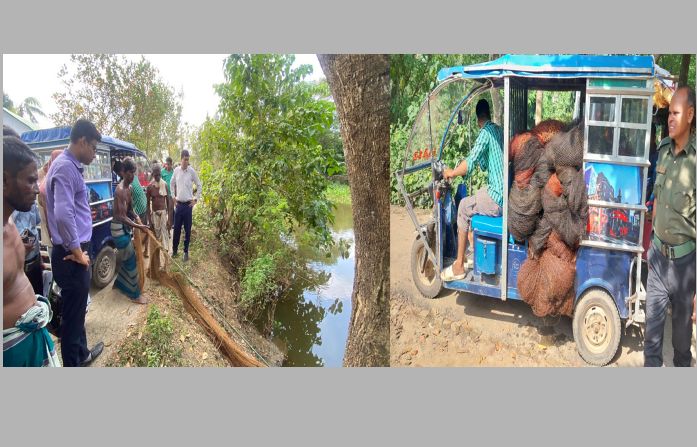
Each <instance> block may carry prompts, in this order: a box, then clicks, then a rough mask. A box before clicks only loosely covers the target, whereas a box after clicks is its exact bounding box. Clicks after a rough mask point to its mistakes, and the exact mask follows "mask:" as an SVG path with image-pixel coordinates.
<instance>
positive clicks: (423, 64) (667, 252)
mask: <svg viewBox="0 0 697 447" xmlns="http://www.w3.org/2000/svg"><path fill="white" fill-rule="evenodd" d="M390 82H391V109H390V113H391V127H390V173H391V179H390V203H391V207H390V365H391V366H417V367H418V366H488V367H492V366H524V367H534V366H537V367H559V366H570V367H583V366H617V367H628V366H629V367H642V366H658V367H660V366H667V367H672V366H695V357H696V355H695V332H696V330H695V289H696V287H695V261H696V257H695V195H696V194H695V55H694V54H649V55H646V54H644V55H636V54H613V55H589V54H544V55H541V54H530V55H522V54H461V55H454V54H399V55H391V56H390Z"/></svg>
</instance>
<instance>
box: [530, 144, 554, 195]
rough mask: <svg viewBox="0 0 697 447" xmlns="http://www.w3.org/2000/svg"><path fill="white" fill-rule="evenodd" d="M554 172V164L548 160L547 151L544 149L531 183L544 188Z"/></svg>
mask: <svg viewBox="0 0 697 447" xmlns="http://www.w3.org/2000/svg"><path fill="white" fill-rule="evenodd" d="M552 173H554V166H550V165H549V163H548V162H547V151H544V152H543V153H542V155H541V156H540V159H539V160H538V161H537V166H535V172H534V173H533V174H532V178H531V179H530V184H531V185H532V186H534V187H535V188H544V186H545V185H546V184H547V182H548V181H549V177H550V176H551V175H552Z"/></svg>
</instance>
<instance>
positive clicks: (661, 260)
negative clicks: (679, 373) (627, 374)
mask: <svg viewBox="0 0 697 447" xmlns="http://www.w3.org/2000/svg"><path fill="white" fill-rule="evenodd" d="M694 294H695V253H694V252H692V253H690V254H689V255H686V256H683V257H682V258H677V259H668V258H667V257H665V256H664V255H663V254H662V253H661V252H660V251H659V250H658V249H657V248H656V247H655V245H654V244H653V243H651V248H649V277H648V279H647V281H646V335H645V337H644V366H661V365H663V328H664V325H665V321H666V310H667V308H668V303H669V302H670V305H671V308H672V320H673V340H672V341H673V351H674V352H673V364H674V365H675V366H690V363H692V352H690V347H691V346H690V344H691V343H692V297H693V296H694Z"/></svg>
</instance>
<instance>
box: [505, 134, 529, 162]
mask: <svg viewBox="0 0 697 447" xmlns="http://www.w3.org/2000/svg"><path fill="white" fill-rule="evenodd" d="M530 138H532V134H531V133H530V132H523V133H519V134H516V135H514V136H513V138H511V144H510V151H509V152H510V156H511V158H513V159H515V157H516V155H517V154H518V152H519V151H520V149H521V148H522V147H523V145H524V144H525V143H526V142H527V141H528V140H529V139H530Z"/></svg>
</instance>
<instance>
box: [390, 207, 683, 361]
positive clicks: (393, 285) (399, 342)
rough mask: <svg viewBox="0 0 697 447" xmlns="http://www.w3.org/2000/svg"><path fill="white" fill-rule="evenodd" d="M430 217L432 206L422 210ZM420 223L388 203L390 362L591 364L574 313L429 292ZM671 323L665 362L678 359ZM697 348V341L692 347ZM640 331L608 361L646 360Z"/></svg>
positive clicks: (629, 338) (478, 297)
mask: <svg viewBox="0 0 697 447" xmlns="http://www.w3.org/2000/svg"><path fill="white" fill-rule="evenodd" d="M418 213H419V215H420V217H422V218H424V219H425V218H427V216H428V215H429V214H430V212H429V211H418ZM414 235H415V231H414V226H413V224H412V222H411V219H410V218H409V216H408V215H407V213H406V210H405V209H404V208H402V207H396V206H393V207H392V208H391V210H390V293H391V300H390V364H391V365H392V366H574V367H581V366H587V364H586V363H585V362H584V361H583V359H582V358H581V357H580V356H579V354H578V353H577V351H576V346H575V343H574V341H573V333H572V329H571V319H570V318H568V317H559V318H538V317H536V316H535V315H533V313H532V311H531V309H530V307H529V306H528V305H527V304H526V303H524V302H521V301H500V300H496V299H492V298H487V297H480V296H476V295H472V294H467V293H460V292H454V291H449V290H443V291H442V292H441V294H440V295H439V296H438V297H436V298H435V299H426V298H424V297H423V296H422V295H421V294H420V293H419V291H418V290H417V289H416V286H415V285H414V282H413V280H412V277H411V264H410V262H411V261H410V259H409V256H410V251H411V244H412V242H413V240H414ZM670 337H671V330H670V322H668V323H667V324H666V333H665V338H664V340H666V341H667V343H664V361H665V364H666V366H672V348H671V346H670ZM693 350H694V347H693ZM693 355H694V353H693ZM643 361H644V358H643V345H642V337H641V336H640V335H639V334H638V333H636V332H631V333H628V334H626V335H625V336H623V338H622V343H621V346H620V349H619V350H618V354H617V355H616V356H615V359H614V360H613V361H612V362H611V363H610V365H608V366H641V365H643Z"/></svg>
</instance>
